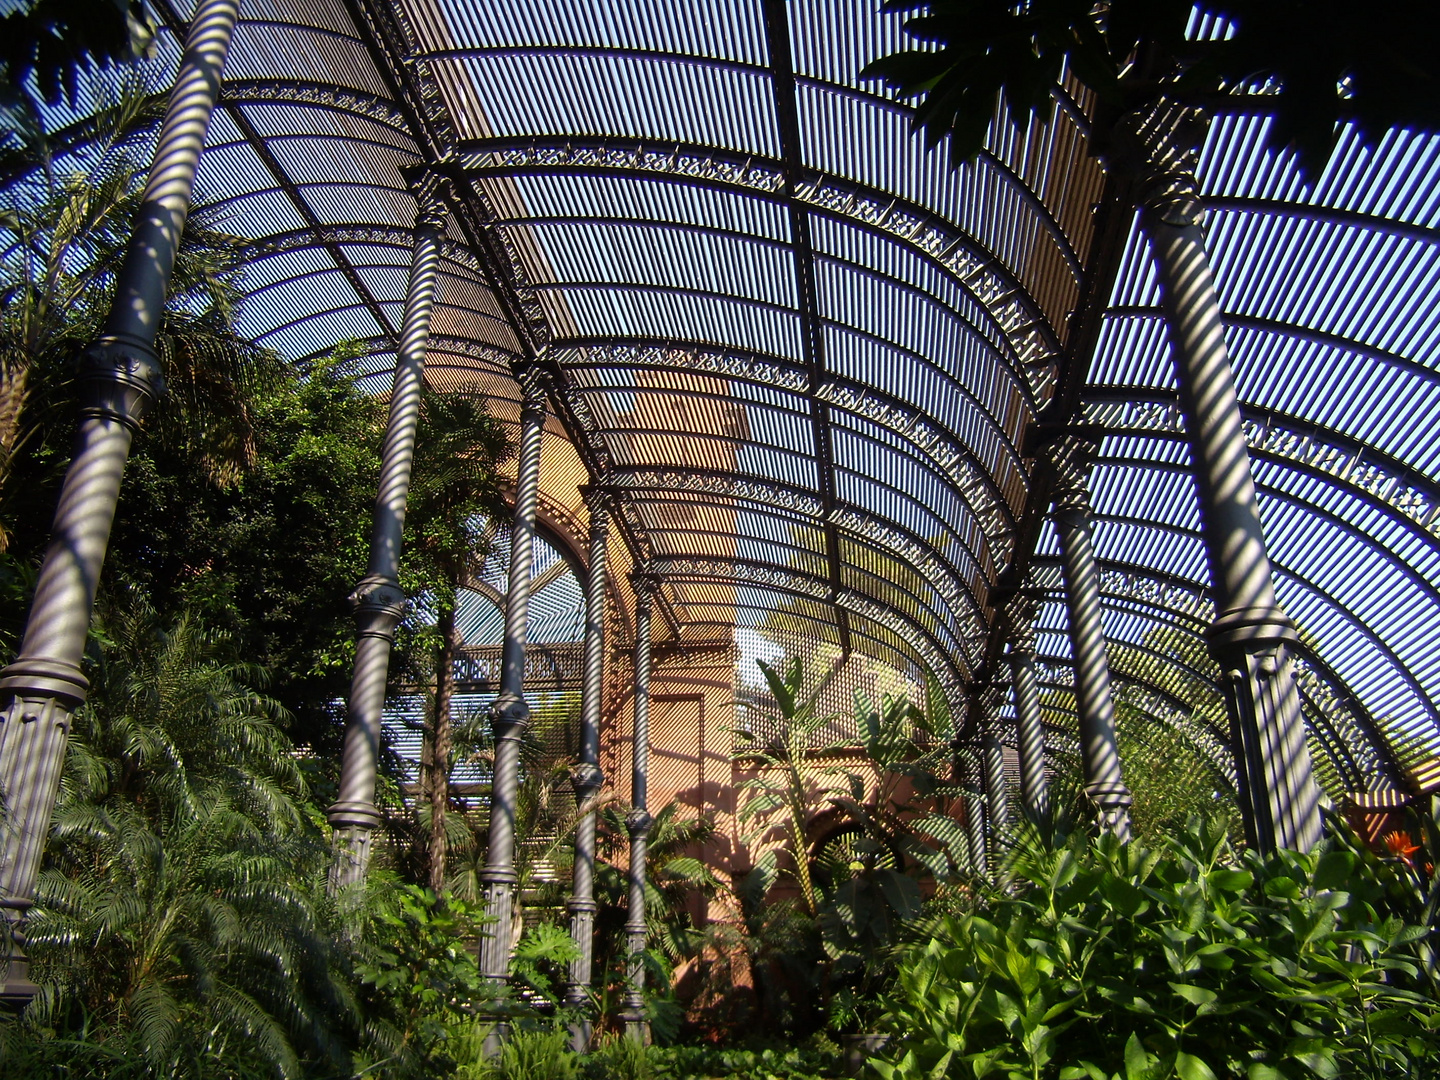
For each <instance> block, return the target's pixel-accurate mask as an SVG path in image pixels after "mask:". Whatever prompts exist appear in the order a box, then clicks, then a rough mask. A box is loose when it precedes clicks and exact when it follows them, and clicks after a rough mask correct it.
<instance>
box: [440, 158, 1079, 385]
mask: <svg viewBox="0 0 1440 1080" xmlns="http://www.w3.org/2000/svg"><path fill="white" fill-rule="evenodd" d="M458 160H459V162H460V165H461V166H462V168H465V169H470V170H476V171H485V172H493V173H497V174H500V175H503V174H504V173H505V172H506V171H508V170H513V169H565V170H617V171H628V172H641V173H654V174H657V175H666V176H677V177H684V178H692V179H696V180H703V181H706V182H710V183H715V184H723V185H727V186H731V187H739V188H742V189H748V190H752V191H755V192H758V193H760V194H763V195H766V196H778V195H780V194H782V193H783V191H784V188H785V175H784V170H783V168H782V167H781V166H780V164H779V163H777V162H770V161H763V162H757V161H756V160H755V159H754V158H744V159H742V158H738V157H735V156H733V155H726V154H723V153H721V152H716V153H714V154H705V153H701V152H698V151H697V150H695V149H693V148H682V147H675V148H673V149H663V150H662V149H659V148H655V147H645V146H633V145H629V146H627V145H624V144H608V143H602V144H599V145H596V144H590V145H573V144H568V143H567V144H565V145H546V144H543V143H538V142H532V143H525V144H520V145H515V146H498V147H484V148H482V149H479V150H474V151H470V152H468V153H462V154H461V155H460V156H459V159H458ZM795 198H796V200H797V201H798V202H799V203H801V204H802V205H809V206H813V207H816V208H817V209H820V210H823V211H824V212H826V213H827V214H829V215H832V216H835V217H839V218H842V219H848V220H850V221H854V222H857V223H859V224H862V225H864V226H866V227H868V228H870V229H874V230H876V231H879V232H882V233H885V234H886V235H887V236H888V237H890V238H892V239H894V240H895V241H897V242H899V243H901V244H903V245H905V246H907V247H910V248H912V249H914V250H915V251H917V252H918V253H920V254H921V255H922V256H923V257H924V258H926V259H927V260H929V261H930V262H931V263H933V264H934V265H936V266H938V267H939V268H940V269H941V270H943V271H944V272H945V273H946V274H947V275H948V276H950V277H951V278H953V279H954V280H955V281H956V282H957V283H958V284H959V285H960V286H961V288H962V289H964V290H965V291H966V292H967V293H968V294H969V295H970V296H972V297H973V298H974V299H975V302H976V303H977V304H978V305H979V306H980V307H981V308H982V309H983V310H984V311H986V312H987V313H988V314H989V316H990V317H991V318H992V319H993V320H994V323H995V326H996V329H997V331H998V333H999V335H1000V339H1001V340H1000V341H997V342H995V343H994V344H995V345H996V346H997V348H999V347H1001V346H1002V345H1003V348H1004V351H1005V352H1006V353H1007V354H1008V358H1009V360H1010V362H1011V363H1012V364H1013V365H1014V366H1015V368H1016V369H1017V371H1018V372H1019V374H1020V375H1021V376H1022V379H1023V382H1024V385H1025V386H1026V387H1027V388H1028V390H1029V392H1030V394H1031V396H1032V397H1033V399H1034V403H1035V404H1036V405H1037V407H1038V406H1043V404H1044V403H1045V402H1046V401H1048V400H1049V398H1050V396H1051V394H1052V393H1053V390H1054V387H1055V380H1056V364H1057V359H1058V356H1059V353H1060V345H1059V342H1058V340H1057V338H1056V336H1055V334H1054V332H1053V331H1052V329H1051V328H1050V326H1049V324H1048V323H1047V322H1046V320H1045V318H1044V315H1043V314H1042V313H1041V312H1040V310H1039V308H1038V306H1037V305H1035V304H1034V302H1033V301H1032V300H1031V299H1030V297H1029V294H1028V293H1027V292H1026V291H1025V289H1024V287H1023V286H1021V285H1020V284H1018V282H1016V281H1015V280H1014V279H1013V278H1012V277H1011V276H1010V274H1009V273H1008V271H1007V270H1006V269H1005V268H1004V267H1003V266H1002V265H1001V264H999V263H997V262H996V261H995V259H994V258H993V256H991V255H989V254H988V253H986V252H984V251H983V250H982V249H980V247H979V245H977V244H976V242H975V241H974V240H973V239H972V238H971V237H969V236H968V234H966V233H964V232H963V231H962V230H960V229H959V228H956V227H954V226H953V225H950V224H949V223H948V222H942V221H941V220H940V219H938V218H928V217H925V216H922V215H921V214H919V213H916V212H915V211H914V210H913V209H911V208H909V207H907V206H904V205H902V204H901V203H900V201H899V200H898V199H894V198H887V197H884V196H882V195H880V194H879V193H878V192H877V193H869V192H865V191H861V190H857V188H856V186H855V185H854V184H852V183H848V182H846V181H845V180H843V179H840V178H836V177H829V176H824V175H817V176H813V177H812V178H811V179H810V180H808V181H807V182H803V183H801V184H799V185H798V186H797V188H796V189H795Z"/></svg>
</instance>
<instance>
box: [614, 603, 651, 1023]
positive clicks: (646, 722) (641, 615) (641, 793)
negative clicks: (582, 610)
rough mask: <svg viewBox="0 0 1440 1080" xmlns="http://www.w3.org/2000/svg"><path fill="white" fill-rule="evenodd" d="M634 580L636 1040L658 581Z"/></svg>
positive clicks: (628, 1007)
mask: <svg viewBox="0 0 1440 1080" xmlns="http://www.w3.org/2000/svg"><path fill="white" fill-rule="evenodd" d="M634 582H635V731H634V740H633V744H632V752H631V768H630V813H629V814H627V815H626V816H625V825H626V828H627V829H628V830H629V832H630V873H629V885H630V907H629V911H628V912H627V914H626V917H625V940H626V950H627V953H628V957H629V959H628V963H627V968H626V984H627V985H626V988H625V1008H624V1009H623V1010H622V1011H621V1014H620V1016H621V1019H623V1020H624V1021H625V1035H626V1037H627V1038H630V1039H634V1040H635V1041H637V1042H641V1043H645V1042H649V1040H650V1023H649V1021H648V1020H646V1019H645V944H646V933H645V856H646V849H647V847H648V845H649V842H650V827H651V826H652V825H653V824H654V819H653V818H652V817H651V816H650V813H649V809H648V797H647V794H646V789H647V786H648V784H649V778H650V607H651V602H652V599H653V596H654V583H653V582H652V581H651V580H650V579H649V578H648V577H642V576H640V575H636V576H635V578H634Z"/></svg>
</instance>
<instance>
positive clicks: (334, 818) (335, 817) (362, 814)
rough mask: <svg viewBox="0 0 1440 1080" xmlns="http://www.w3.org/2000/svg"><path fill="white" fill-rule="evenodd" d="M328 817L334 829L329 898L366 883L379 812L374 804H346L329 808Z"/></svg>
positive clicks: (331, 845)
mask: <svg viewBox="0 0 1440 1080" xmlns="http://www.w3.org/2000/svg"><path fill="white" fill-rule="evenodd" d="M328 817H329V820H330V827H331V829H332V830H333V831H332V832H331V836H330V850H331V860H330V874H329V879H328V884H329V888H330V895H331V896H340V895H341V894H342V893H344V892H345V891H347V890H349V889H351V888H352V887H354V886H357V885H362V884H363V883H364V881H365V875H366V873H367V872H368V871H369V869H370V854H371V849H372V846H373V843H374V839H375V830H376V829H377V828H379V827H380V820H381V819H380V811H379V810H377V809H376V808H375V805H374V804H373V803H364V802H343V803H336V804H335V805H334V806H332V807H330V812H329V815H328Z"/></svg>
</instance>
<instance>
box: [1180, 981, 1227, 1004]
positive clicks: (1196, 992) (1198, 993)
mask: <svg viewBox="0 0 1440 1080" xmlns="http://www.w3.org/2000/svg"><path fill="white" fill-rule="evenodd" d="M1169 985H1170V989H1171V990H1174V991H1175V993H1177V994H1179V995H1180V996H1181V997H1182V998H1184V999H1185V1000H1186V1001H1188V1002H1190V1004H1191V1005H1209V1004H1210V1003H1211V1002H1212V1001H1214V1000H1215V999H1216V998H1217V997H1218V996H1219V995H1218V994H1216V993H1215V991H1214V990H1206V989H1205V988H1204V987H1203V986H1191V985H1190V984H1188V983H1174V982H1172V983H1170V984H1169Z"/></svg>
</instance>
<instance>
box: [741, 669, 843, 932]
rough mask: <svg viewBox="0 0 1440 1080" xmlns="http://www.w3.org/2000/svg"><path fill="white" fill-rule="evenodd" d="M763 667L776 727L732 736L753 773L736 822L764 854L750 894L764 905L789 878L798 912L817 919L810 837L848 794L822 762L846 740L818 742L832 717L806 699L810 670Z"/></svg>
mask: <svg viewBox="0 0 1440 1080" xmlns="http://www.w3.org/2000/svg"><path fill="white" fill-rule="evenodd" d="M758 663H759V665H760V670H761V672H762V673H763V674H764V676H765V682H766V684H767V685H768V686H769V688H770V695H771V698H772V700H773V701H774V714H775V717H774V718H775V719H776V720H778V724H774V723H765V722H761V723H755V722H754V720H753V719H752V720H751V721H750V722H746V723H742V724H741V726H739V727H738V728H736V730H735V732H734V737H735V759H736V761H737V763H738V764H740V765H741V766H742V767H745V768H746V769H747V770H749V771H752V772H753V775H752V776H750V777H748V778H747V779H745V780H744V781H742V782H741V783H740V785H739V787H738V789H737V794H738V795H739V796H740V798H741V802H740V804H739V807H738V814H737V816H738V817H739V819H740V822H741V824H742V825H744V826H746V827H747V832H748V837H749V839H750V841H751V842H752V843H755V844H756V845H757V846H760V847H761V851H760V854H759V856H758V857H757V858H756V859H755V861H754V869H753V870H752V871H751V876H750V880H749V881H748V882H747V883H746V885H745V890H746V891H747V892H748V893H750V894H751V895H753V896H755V897H757V898H763V897H764V896H765V895H766V894H768V893H769V892H770V889H771V888H772V887H773V885H774V884H775V882H776V881H777V880H779V879H780V878H781V877H782V876H784V877H789V878H790V879H791V880H793V881H794V883H795V887H796V890H797V892H798V899H799V902H800V907H801V909H802V910H803V911H804V913H805V914H806V915H807V916H809V917H810V918H812V919H813V918H815V917H816V916H818V915H819V914H820V900H821V896H820V892H819V890H818V888H817V885H816V881H815V874H814V866H813V860H812V858H811V851H810V837H809V830H810V825H811V820H812V818H813V817H814V816H815V815H816V813H817V812H818V809H819V808H823V807H825V806H827V805H828V803H829V802H830V800H831V799H832V797H833V798H843V797H844V796H845V795H846V794H847V791H848V790H849V788H850V785H849V784H848V783H846V780H847V779H848V778H849V777H848V774H847V773H846V772H845V770H844V769H843V768H841V767H840V766H838V765H833V764H828V763H827V762H826V761H825V758H826V755H827V754H829V753H832V752H834V751H838V750H843V749H845V748H846V747H847V746H848V740H844V739H830V740H829V741H828V742H822V741H821V740H822V739H823V736H824V734H825V731H826V729H827V728H828V727H830V725H831V721H832V719H833V717H830V716H826V715H824V714H822V713H820V712H819V711H818V710H817V709H816V706H815V699H814V697H813V695H812V696H808V697H807V696H806V695H805V693H804V685H805V670H804V665H803V664H802V663H801V661H800V659H799V658H798V657H797V658H793V659H791V660H790V662H789V663H788V664H787V665H786V666H785V669H784V671H783V672H782V671H780V670H779V669H777V668H775V667H772V666H771V665H769V664H767V663H765V661H763V660H761V661H758ZM736 704H737V705H739V706H740V707H742V708H744V709H746V710H747V711H748V712H750V713H752V714H755V713H759V714H761V717H762V718H763V715H764V713H765V712H766V711H767V706H766V705H759V704H756V703H754V702H748V701H739V702H737V703H736ZM861 783H862V784H863V781H861ZM776 840H778V843H775V842H774V841H776ZM782 855H783V857H784V862H783V863H782V861H781V856H782Z"/></svg>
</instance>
